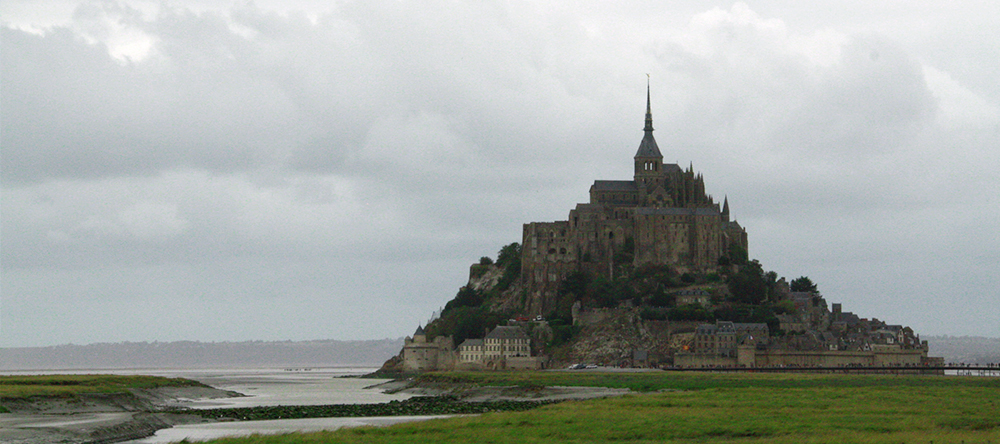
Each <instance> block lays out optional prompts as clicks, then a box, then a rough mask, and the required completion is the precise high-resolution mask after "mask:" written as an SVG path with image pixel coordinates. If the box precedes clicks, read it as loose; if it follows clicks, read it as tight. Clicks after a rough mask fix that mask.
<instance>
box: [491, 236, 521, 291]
mask: <svg viewBox="0 0 1000 444" xmlns="http://www.w3.org/2000/svg"><path fill="white" fill-rule="evenodd" d="M496 263H497V266H499V267H500V268H503V274H502V275H501V276H500V280H498V281H497V286H496V289H497V291H501V292H502V291H505V290H507V289H508V288H510V286H511V285H512V284H513V283H514V282H515V281H517V278H519V277H521V244H519V243H517V242H512V243H510V244H507V245H505V246H504V247H503V248H501V249H500V252H499V253H497V262H496Z"/></svg>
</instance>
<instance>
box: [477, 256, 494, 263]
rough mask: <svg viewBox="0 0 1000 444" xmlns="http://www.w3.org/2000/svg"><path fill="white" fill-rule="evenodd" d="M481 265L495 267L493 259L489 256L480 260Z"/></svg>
mask: <svg viewBox="0 0 1000 444" xmlns="http://www.w3.org/2000/svg"><path fill="white" fill-rule="evenodd" d="M479 265H493V259H490V257H489V256H483V257H481V258H479Z"/></svg>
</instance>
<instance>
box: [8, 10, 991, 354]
mask: <svg viewBox="0 0 1000 444" xmlns="http://www.w3.org/2000/svg"><path fill="white" fill-rule="evenodd" d="M830 5H836V6H830ZM0 21H2V38H0V44H2V48H0V57H2V64H0V70H2V71H0V73H2V77H0V105H2V106H0V111H2V114H0V148H2V165H0V166H2V176H0V177H2V202H0V204H2V212H0V222H2V225H0V227H2V233H0V234H2V237H0V241H2V257H0V264H2V273H3V276H2V283H0V284H2V287H0V288H2V300H0V310H2V312H0V322H2V323H0V333H2V334H0V346H5V347H16V346H40V345H55V344H64V343H77V344H86V343H92V342H118V341H174V340H201V341H226V340H284V339H291V340H302V339H343V340H347V339H369V338H383V337H399V336H403V335H407V334H411V333H412V332H413V330H414V329H415V328H416V327H417V325H418V324H423V323H424V322H426V320H427V318H428V317H429V316H430V315H431V312H432V311H433V310H435V309H438V308H439V307H441V306H443V305H444V303H445V302H447V301H448V300H450V299H451V298H452V297H453V296H454V294H455V293H456V291H457V290H458V288H459V287H460V286H461V285H463V284H464V283H465V282H466V280H467V278H468V266H469V265H470V264H472V263H473V262H476V261H477V260H478V259H479V257H480V256H484V255H488V256H491V257H496V252H497V250H499V249H500V247H501V246H503V245H504V244H507V243H510V242H515V241H516V242H520V240H521V226H522V224H523V223H527V222H531V221H552V220H564V219H565V218H566V217H567V214H568V212H569V210H570V209H571V208H573V207H574V206H575V205H576V203H578V202H585V201H587V199H588V187H589V186H590V184H591V183H592V182H593V181H594V180H595V179H607V180H622V179H626V180H627V179H631V177H632V156H633V155H634V154H635V150H636V148H637V147H638V145H639V141H640V140H641V139H642V128H643V118H644V113H645V104H646V103H645V102H646V74H647V73H648V74H649V75H650V79H651V80H650V85H651V88H652V111H653V119H654V127H655V128H656V132H655V133H654V134H655V136H656V138H657V141H658V143H659V146H660V150H661V151H662V152H663V155H664V160H665V161H666V162H676V163H679V164H681V165H683V166H685V167H686V166H688V165H690V164H693V165H694V168H695V170H697V171H699V172H701V173H702V174H704V176H705V183H706V189H707V192H708V193H710V194H712V195H714V196H715V198H716V199H717V200H721V199H722V198H723V197H725V196H728V198H729V202H730V206H731V210H732V215H733V217H734V218H736V219H737V220H738V221H739V222H740V223H741V224H742V225H743V226H744V227H745V228H746V229H747V232H748V233H749V240H750V255H751V257H753V258H757V259H759V260H760V261H761V262H762V264H763V265H764V268H765V269H766V270H774V271H776V272H777V273H778V274H779V275H781V276H785V277H787V278H788V279H792V278H795V277H798V276H803V275H805V276H809V277H810V278H812V280H813V281H815V282H816V283H817V284H818V285H819V289H820V291H821V292H822V293H823V295H824V296H825V297H826V299H827V301H828V302H841V303H843V306H844V310H847V311H853V312H855V313H858V314H859V315H861V316H862V317H876V318H879V319H883V320H887V321H889V322H890V323H895V324H904V325H909V326H912V327H913V328H914V329H915V330H916V331H917V332H918V333H921V334H933V335H942V334H948V335H979V336H993V337H1000V308H998V306H1000V81H998V79H1000V27H998V26H997V23H1000V2H996V1H993V0H988V1H954V2H937V1H926V0H925V1H913V2H900V1H883V0H875V1H872V0H865V1H860V0H858V1H838V2H802V1H798V0H787V1H782V0H770V1H761V2H749V3H732V2H715V1H704V0H697V1H695V0H690V1H675V2H662V1H648V2H638V1H637V2H602V1H595V2H587V1H575V2H563V3H549V2H502V3H501V2H495V3H494V2H478V1H476V2H473V1H469V2H454V1H444V2H438V1H420V2H397V1H380V0H364V1H356V2H352V1H312V0H299V1H284V0H282V1H258V2H244V1H236V2H232V1H229V0H219V1H216V0H190V1H187V0H166V1H159V0H157V1H148V2H146V1H125V2H116V1H84V2H78V1H45V2H40V1H37V0H5V1H3V2H2V3H0Z"/></svg>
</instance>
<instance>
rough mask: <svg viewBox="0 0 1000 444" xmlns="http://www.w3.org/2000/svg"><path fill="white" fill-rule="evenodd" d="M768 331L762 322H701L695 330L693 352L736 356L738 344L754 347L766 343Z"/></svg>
mask: <svg viewBox="0 0 1000 444" xmlns="http://www.w3.org/2000/svg"><path fill="white" fill-rule="evenodd" d="M768 338H769V331H768V328H767V324H764V323H739V322H729V321H716V322H715V324H701V325H699V326H698V329H697V330H695V336H694V347H693V350H692V351H693V352H694V353H704V354H713V355H719V356H728V357H733V356H736V350H737V348H738V347H739V346H740V345H748V346H752V347H756V345H757V344H765V345H766V344H767V342H768Z"/></svg>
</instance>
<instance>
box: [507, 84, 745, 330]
mask: <svg viewBox="0 0 1000 444" xmlns="http://www.w3.org/2000/svg"><path fill="white" fill-rule="evenodd" d="M643 131H644V135H643V138H642V141H641V142H640V143H639V149H638V150H637V151H636V153H635V156H634V157H633V162H634V174H633V177H632V180H597V181H594V184H593V185H592V186H591V187H590V202H589V203H580V204H577V206H576V208H575V209H573V210H571V211H570V212H569V218H568V220H564V221H556V222H531V223H528V224H525V225H524V229H523V234H522V243H521V245H522V254H521V279H522V284H523V285H524V288H525V289H526V290H527V292H528V296H529V304H528V305H529V306H528V311H529V312H530V313H531V314H532V315H534V314H545V313H547V312H549V311H551V310H553V309H554V308H555V300H556V291H557V289H558V287H559V283H560V282H561V281H562V280H563V279H564V278H565V277H566V276H568V275H569V274H571V273H573V272H577V271H584V272H588V273H592V274H599V275H604V276H613V275H614V273H615V269H616V266H620V265H631V266H637V267H638V266H643V265H647V264H656V265H668V266H671V267H674V268H675V269H676V270H677V271H679V272H708V271H713V270H715V269H716V268H717V267H718V266H719V263H720V259H721V258H723V257H724V256H727V255H728V254H729V252H730V251H731V247H732V246H736V247H738V248H739V249H741V250H742V251H743V252H745V251H746V249H747V234H746V231H745V230H744V229H743V228H742V227H741V226H740V225H739V224H738V223H737V222H736V221H731V220H730V217H729V201H728V199H726V200H725V201H724V202H723V204H722V205H721V207H720V205H719V204H718V203H716V202H715V201H714V200H713V199H712V197H711V196H708V195H706V194H705V183H704V180H703V178H702V176H701V174H695V172H694V169H693V168H692V167H690V166H689V167H688V169H686V170H684V169H682V168H681V167H680V166H678V165H677V164H664V163H663V155H662V154H661V153H660V149H659V147H658V146H657V144H656V139H654V138H653V117H652V112H651V108H650V98H649V91H648V89H647V92H646V125H645V128H644V130H643ZM616 260H618V261H619V262H620V261H623V260H624V261H628V262H627V263H624V264H623V263H616Z"/></svg>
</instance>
